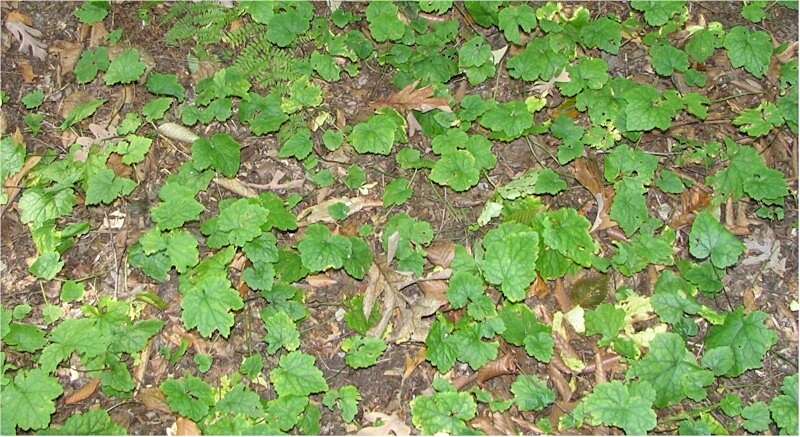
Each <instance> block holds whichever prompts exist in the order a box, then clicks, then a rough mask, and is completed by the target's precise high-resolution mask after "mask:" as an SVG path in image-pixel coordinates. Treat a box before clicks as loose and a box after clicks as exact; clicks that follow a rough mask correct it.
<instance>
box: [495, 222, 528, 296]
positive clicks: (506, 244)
mask: <svg viewBox="0 0 800 437" xmlns="http://www.w3.org/2000/svg"><path fill="white" fill-rule="evenodd" d="M483 247H484V249H485V255H484V258H483V260H482V261H481V269H482V270H483V277H484V278H485V279H486V281H487V282H489V283H490V284H494V285H500V290H501V291H502V292H503V295H505V297H506V298H507V299H508V300H509V301H511V302H518V301H520V300H523V299H524V298H525V297H526V296H527V294H528V287H529V286H530V285H531V284H532V283H533V281H534V279H536V259H537V257H538V255H539V253H538V247H539V234H537V233H536V232H532V231H523V230H518V229H515V228H512V227H511V226H508V225H501V227H499V228H497V229H493V230H491V231H489V232H488V233H487V234H486V237H485V238H484V239H483Z"/></svg>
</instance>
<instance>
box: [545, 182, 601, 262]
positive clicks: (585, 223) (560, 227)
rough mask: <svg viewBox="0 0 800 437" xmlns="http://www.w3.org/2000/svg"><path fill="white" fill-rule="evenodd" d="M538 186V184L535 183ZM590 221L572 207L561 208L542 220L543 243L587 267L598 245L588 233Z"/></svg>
mask: <svg viewBox="0 0 800 437" xmlns="http://www.w3.org/2000/svg"><path fill="white" fill-rule="evenodd" d="M537 186H538V185H537ZM590 227H591V223H589V220H587V219H586V218H585V217H584V216H582V215H580V214H579V213H578V211H576V210H575V209H573V208H561V209H559V210H558V211H555V212H552V213H550V214H548V215H547V218H546V219H545V220H544V232H543V234H542V237H544V244H545V245H546V246H548V247H550V248H551V249H554V250H557V251H558V252H559V253H561V254H562V255H564V256H566V257H567V258H569V259H571V260H573V261H575V262H576V263H578V264H580V265H582V266H584V267H589V266H590V265H591V264H592V260H593V259H594V255H595V254H596V253H597V252H598V251H599V250H600V245H599V244H598V243H597V242H596V241H594V239H593V238H592V236H591V235H589V228H590Z"/></svg>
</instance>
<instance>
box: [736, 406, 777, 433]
mask: <svg viewBox="0 0 800 437" xmlns="http://www.w3.org/2000/svg"><path fill="white" fill-rule="evenodd" d="M742 418H744V423H743V424H742V426H743V427H744V429H746V430H747V431H749V432H752V433H758V432H761V431H767V430H769V424H770V423H771V420H770V418H769V408H767V404H765V403H764V402H760V401H759V402H756V403H753V404H751V405H748V406H747V407H744V409H743V410H742Z"/></svg>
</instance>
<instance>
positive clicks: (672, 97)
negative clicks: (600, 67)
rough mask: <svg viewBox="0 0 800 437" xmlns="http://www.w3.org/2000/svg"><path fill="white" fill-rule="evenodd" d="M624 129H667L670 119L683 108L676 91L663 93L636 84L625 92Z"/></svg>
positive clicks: (670, 122)
mask: <svg viewBox="0 0 800 437" xmlns="http://www.w3.org/2000/svg"><path fill="white" fill-rule="evenodd" d="M624 99H625V101H626V102H627V105H626V106H625V118H626V125H625V129H626V130H629V131H649V130H652V129H654V128H658V129H660V130H667V129H669V127H670V125H671V124H672V119H673V118H675V116H677V115H678V113H679V112H680V111H681V110H682V109H683V103H682V102H681V99H680V97H678V93H677V91H674V90H670V91H666V92H664V93H663V94H661V93H659V92H658V90H656V89H655V88H653V87H650V86H636V87H635V88H633V89H632V90H629V91H627V92H626V93H625V96H624Z"/></svg>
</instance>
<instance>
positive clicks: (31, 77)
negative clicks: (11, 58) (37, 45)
mask: <svg viewBox="0 0 800 437" xmlns="http://www.w3.org/2000/svg"><path fill="white" fill-rule="evenodd" d="M17 67H18V68H19V74H20V76H22V81H23V82H25V83H33V82H35V81H36V73H34V72H33V66H32V65H31V63H30V62H28V61H27V60H25V59H20V60H19V62H17Z"/></svg>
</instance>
